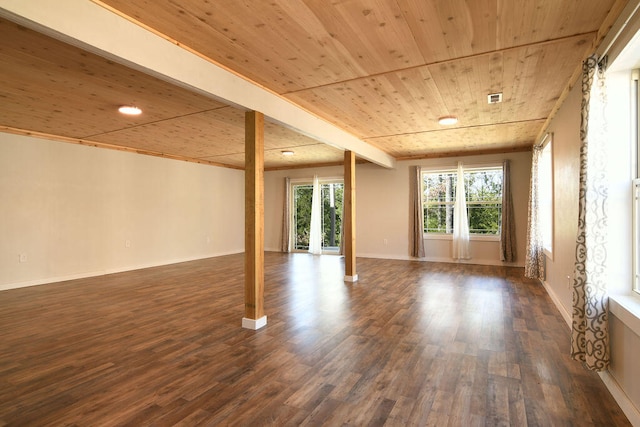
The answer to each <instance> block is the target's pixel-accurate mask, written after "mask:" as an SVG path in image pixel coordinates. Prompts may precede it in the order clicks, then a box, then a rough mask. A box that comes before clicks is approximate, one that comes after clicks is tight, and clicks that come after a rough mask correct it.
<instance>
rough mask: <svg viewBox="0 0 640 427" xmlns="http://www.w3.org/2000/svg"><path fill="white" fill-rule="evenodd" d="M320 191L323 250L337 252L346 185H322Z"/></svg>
mask: <svg viewBox="0 0 640 427" xmlns="http://www.w3.org/2000/svg"><path fill="white" fill-rule="evenodd" d="M320 190H321V194H322V248H323V249H326V250H336V251H337V250H338V249H339V247H340V229H341V226H342V199H343V193H344V185H343V184H338V183H332V184H322V185H321V186H320Z"/></svg>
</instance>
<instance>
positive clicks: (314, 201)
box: [309, 175, 322, 255]
mask: <svg viewBox="0 0 640 427" xmlns="http://www.w3.org/2000/svg"><path fill="white" fill-rule="evenodd" d="M309 252H310V253H312V254H314V255H320V254H322V212H321V211H320V182H319V181H318V175H314V177H313V195H312V196H311V226H310V231H309Z"/></svg>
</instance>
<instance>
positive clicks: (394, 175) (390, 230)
mask: <svg viewBox="0 0 640 427" xmlns="http://www.w3.org/2000/svg"><path fill="white" fill-rule="evenodd" d="M505 158H508V159H511V174H512V194H513V203H514V211H515V222H516V234H517V236H516V245H517V262H516V264H517V265H524V247H525V240H526V223H527V202H528V194H529V174H530V171H531V153H530V152H524V153H511V154H500V155H485V156H471V157H461V158H444V159H428V160H419V161H412V162H408V161H402V162H398V163H397V167H396V168H395V169H384V168H381V167H379V166H376V165H373V164H370V163H368V164H357V165H356V254H357V256H362V257H374V258H392V259H411V257H410V256H409V218H410V206H409V167H410V166H413V165H420V166H425V167H427V166H428V167H442V168H450V167H455V166H456V164H457V163H456V162H457V161H458V160H461V161H462V162H464V163H465V164H468V165H484V164H489V163H496V162H497V163H501V162H502V160H503V159H505ZM314 174H317V175H318V176H323V177H330V176H343V175H344V173H343V169H342V167H331V168H318V169H297V170H290V171H273V172H267V173H265V249H266V250H272V251H279V250H280V239H281V237H280V236H281V234H280V233H281V230H282V203H283V196H284V177H286V176H289V177H291V178H302V177H306V178H312V177H313V175H314ZM385 241H386V244H385ZM499 246H500V244H499V242H498V241H493V242H487V241H472V242H471V255H472V259H471V260H470V262H471V263H479V264H498V265H501V264H502V263H501V261H500V255H499ZM425 250H426V255H427V259H428V260H434V261H444V262H453V259H452V258H451V241H450V240H426V241H425Z"/></svg>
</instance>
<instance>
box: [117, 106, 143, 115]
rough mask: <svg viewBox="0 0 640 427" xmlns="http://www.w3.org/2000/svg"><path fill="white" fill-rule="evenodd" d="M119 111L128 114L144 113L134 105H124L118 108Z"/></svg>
mask: <svg viewBox="0 0 640 427" xmlns="http://www.w3.org/2000/svg"><path fill="white" fill-rule="evenodd" d="M118 111H120V112H121V113H122V114H126V115H128V116H137V115H139V114H142V110H141V109H139V108H138V107H136V106H134V105H123V106H122V107H120V108H118Z"/></svg>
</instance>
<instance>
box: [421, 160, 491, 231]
mask: <svg viewBox="0 0 640 427" xmlns="http://www.w3.org/2000/svg"><path fill="white" fill-rule="evenodd" d="M464 181H465V182H464V187H465V192H466V196H467V197H466V200H467V216H468V218H469V232H470V233H471V234H476V235H498V234H500V225H501V223H502V166H495V167H488V168H467V169H466V170H465V171H464ZM456 183H457V173H456V171H455V170H444V171H433V172H431V171H428V172H423V174H422V185H423V187H422V190H423V192H422V194H423V210H424V232H425V233H427V234H451V233H453V205H454V203H455V200H456Z"/></svg>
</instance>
